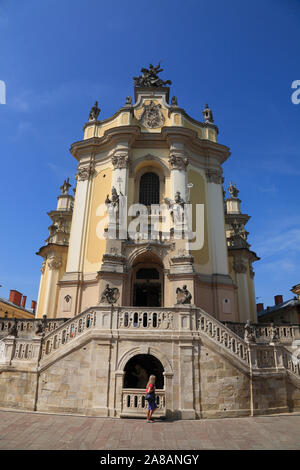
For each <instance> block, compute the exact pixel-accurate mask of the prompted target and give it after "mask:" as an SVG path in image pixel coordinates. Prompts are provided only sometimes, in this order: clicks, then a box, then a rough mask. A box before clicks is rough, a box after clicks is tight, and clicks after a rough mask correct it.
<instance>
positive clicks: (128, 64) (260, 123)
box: [0, 0, 300, 307]
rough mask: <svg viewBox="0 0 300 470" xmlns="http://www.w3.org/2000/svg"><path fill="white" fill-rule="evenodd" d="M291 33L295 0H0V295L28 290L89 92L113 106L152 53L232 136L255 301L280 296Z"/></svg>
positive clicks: (290, 126)
mask: <svg viewBox="0 0 300 470" xmlns="http://www.w3.org/2000/svg"><path fill="white" fill-rule="evenodd" d="M299 44H300V1H299V0H263V1H262V0H260V1H258V0H251V1H248V0H243V1H242V2H241V1H240V0H226V1H225V0H214V1H207V0H205V1H203V0H185V1H182V0H180V1H177V0H176V1H174V0H173V1H167V0H160V1H157V0H152V1H151V2H147V3H146V2H139V1H136V0H129V1H124V0H123V1H121V0H117V1H110V2H107V1H106V2H104V1H102V0H85V1H83V0H80V1H79V0H59V1H58V0H27V1H26V2H24V1H22V0H19V1H17V0H11V1H5V0H4V1H1V0H0V45H1V46H0V80H3V81H5V83H6V89H7V95H6V104H5V105H2V104H0V136H1V140H0V155H1V184H0V216H1V230H0V284H2V286H3V287H2V288H1V289H0V296H1V297H6V298H7V297H8V295H9V290H10V289H17V290H19V291H21V292H22V293H23V294H24V295H27V296H28V301H30V300H31V299H36V298H37V294H38V286H39V278H40V266H41V262H42V259H41V258H40V257H38V256H37V255H36V254H35V253H36V252H37V251H38V249H39V248H40V247H41V246H42V245H43V244H44V240H45V239H46V237H47V235H48V230H47V228H48V226H49V225H50V219H49V218H48V216H47V212H48V211H50V210H52V209H54V208H55V207H56V197H57V195H58V194H59V187H60V186H61V184H62V183H63V180H64V179H65V178H66V177H70V181H71V183H74V181H75V180H74V174H75V170H76V162H75V159H74V158H73V157H72V156H71V154H70V153H69V148H70V145H71V144H72V142H74V141H77V140H81V139H82V136H83V133H82V127H83V124H84V123H85V122H86V121H87V118H88V113H89V110H90V108H91V106H92V105H93V104H94V102H95V100H96V99H97V100H98V101H99V106H100V108H101V114H100V119H101V118H102V119H105V118H107V117H109V116H111V115H112V114H113V113H115V112H116V111H117V110H118V109H119V108H120V107H121V106H122V105H123V104H124V103H125V98H126V96H128V95H132V96H133V81H132V77H133V76H134V75H137V74H139V71H140V69H141V67H143V66H148V65H149V63H150V62H151V63H155V64H156V63H157V62H158V61H159V60H162V66H163V68H164V72H163V73H162V74H161V75H162V78H164V79H171V80H172V82H173V84H172V87H171V95H176V96H177V98H178V104H179V105H180V106H181V107H183V108H184V109H185V110H186V111H187V112H188V113H189V114H190V115H191V116H192V117H194V118H195V119H199V120H202V114H201V111H202V109H203V107H204V105H205V103H209V105H210V107H211V108H212V110H213V113H214V119H215V123H216V124H217V126H218V127H219V142H220V143H222V144H225V145H228V146H229V147H230V149H231V152H232V155H231V157H230V158H229V160H228V161H227V162H226V163H225V164H224V176H225V187H226V188H228V185H229V181H230V180H231V179H232V181H233V182H235V183H236V185H237V187H238V188H239V189H240V194H239V196H240V198H241V199H242V209H243V211H244V212H245V213H247V214H249V215H250V216H251V219H250V221H249V223H248V225H247V229H248V231H249V232H250V235H249V238H248V241H249V242H250V243H251V249H253V250H254V251H255V252H256V253H257V254H258V256H260V257H261V260H260V261H259V262H257V263H255V265H254V269H255V272H256V276H255V286H256V296H257V297H258V301H259V302H264V303H265V305H273V303H274V302H273V296H274V295H275V294H283V296H284V298H285V299H287V298H291V297H292V296H293V294H292V293H291V292H290V289H291V287H292V286H293V285H294V284H296V283H298V282H300V273H299V261H300V221H299V200H300V197H299V196H300V189H299V187H300V185H299V177H300V165H299V162H300V159H299V151H300V132H299V124H300V104H299V105H295V104H293V103H292V101H291V95H292V92H293V90H292V88H291V84H292V82H293V81H294V80H300V70H299ZM27 305H28V304H27ZM28 306H29V307H30V305H28Z"/></svg>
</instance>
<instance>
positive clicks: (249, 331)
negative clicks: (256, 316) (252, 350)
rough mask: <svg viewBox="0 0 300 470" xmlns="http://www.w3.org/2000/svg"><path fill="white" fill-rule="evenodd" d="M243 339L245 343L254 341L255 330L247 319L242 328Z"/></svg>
mask: <svg viewBox="0 0 300 470" xmlns="http://www.w3.org/2000/svg"><path fill="white" fill-rule="evenodd" d="M244 341H246V342H247V343H255V341H256V338H255V332H254V328H253V327H252V326H251V323H250V320H247V323H246V324H245V328H244Z"/></svg>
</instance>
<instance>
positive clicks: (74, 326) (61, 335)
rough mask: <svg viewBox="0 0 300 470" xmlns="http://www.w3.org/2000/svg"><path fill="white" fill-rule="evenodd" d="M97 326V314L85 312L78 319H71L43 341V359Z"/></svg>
mask: <svg viewBox="0 0 300 470" xmlns="http://www.w3.org/2000/svg"><path fill="white" fill-rule="evenodd" d="M95 325H96V312H95V311H90V310H88V311H85V312H82V313H81V314H79V315H77V316H76V317H74V318H72V319H69V321H68V322H66V323H65V324H62V325H61V326H60V327H59V328H57V329H56V330H54V331H52V332H51V333H50V334H48V335H47V336H46V337H45V338H44V341H43V347H42V352H41V358H44V357H46V356H49V354H51V353H53V352H56V351H57V350H58V349H60V348H62V347H63V346H64V345H66V344H68V343H70V341H72V340H74V339H75V338H77V337H78V336H80V335H82V334H83V333H84V332H85V331H86V330H88V329H89V328H93V327H95Z"/></svg>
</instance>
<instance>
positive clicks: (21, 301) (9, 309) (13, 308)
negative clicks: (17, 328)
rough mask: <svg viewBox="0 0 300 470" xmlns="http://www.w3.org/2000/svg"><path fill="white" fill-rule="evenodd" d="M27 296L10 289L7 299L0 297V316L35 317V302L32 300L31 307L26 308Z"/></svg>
mask: <svg viewBox="0 0 300 470" xmlns="http://www.w3.org/2000/svg"><path fill="white" fill-rule="evenodd" d="M26 300H27V296H25V295H23V294H21V292H18V291H17V290H15V289H11V290H10V293H9V300H6V299H3V298H2V297H0V318H1V317H4V318H35V313H36V302H35V301H34V300H32V302H31V309H28V308H26Z"/></svg>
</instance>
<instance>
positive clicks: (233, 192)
mask: <svg viewBox="0 0 300 470" xmlns="http://www.w3.org/2000/svg"><path fill="white" fill-rule="evenodd" d="M228 191H229V194H230V197H233V198H236V197H238V194H239V190H238V189H237V187H236V185H235V184H233V183H232V181H230V185H229V188H228Z"/></svg>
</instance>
